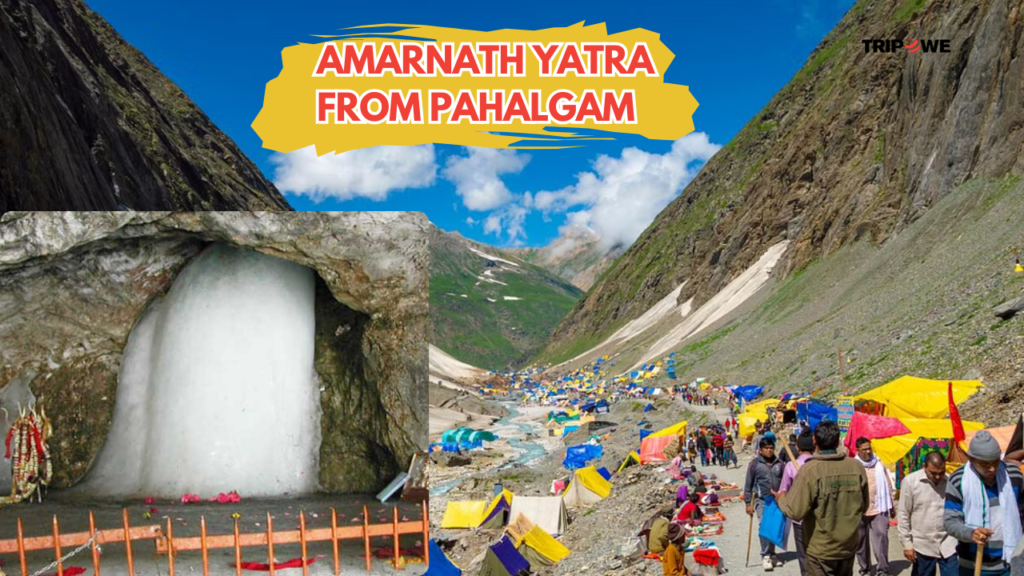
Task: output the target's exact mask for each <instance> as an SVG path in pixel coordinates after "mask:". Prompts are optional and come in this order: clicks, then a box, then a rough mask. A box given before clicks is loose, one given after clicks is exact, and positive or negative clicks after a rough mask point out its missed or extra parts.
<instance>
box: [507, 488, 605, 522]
mask: <svg viewBox="0 0 1024 576" xmlns="http://www.w3.org/2000/svg"><path fill="white" fill-rule="evenodd" d="M602 480H603V478H602ZM520 515H522V516H523V517H525V518H527V519H528V520H529V521H530V522H532V523H534V524H536V525H537V526H540V527H541V529H543V530H544V531H545V532H547V533H548V534H551V535H552V536H557V535H559V534H564V533H565V528H566V525H567V524H568V523H569V521H568V518H569V514H568V513H567V512H566V510H565V501H564V500H562V498H561V497H560V496H516V497H515V498H513V499H512V510H511V511H510V512H509V518H512V520H513V523H514V522H515V519H516V518H517V517H518V516H520ZM509 527H511V524H510V525H509Z"/></svg>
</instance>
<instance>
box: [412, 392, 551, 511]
mask: <svg viewBox="0 0 1024 576" xmlns="http://www.w3.org/2000/svg"><path fill="white" fill-rule="evenodd" d="M502 406H504V407H505V409H506V410H508V415H507V416H505V417H503V418H501V419H500V420H498V421H497V422H495V423H494V427H493V428H492V429H491V430H492V431H493V432H494V433H495V434H497V435H498V437H499V438H505V439H507V440H508V445H509V446H510V447H511V448H512V449H514V450H516V451H517V452H519V454H517V455H516V457H515V458H513V459H512V460H509V461H508V462H505V463H504V464H501V465H499V466H494V467H491V468H489V469H487V470H481V472H488V473H490V472H495V471H498V470H504V469H505V468H511V467H512V466H516V465H519V464H522V465H526V464H529V463H530V462H533V461H534V460H537V459H538V458H540V457H542V456H544V455H545V454H547V451H546V450H544V447H543V446H541V445H540V444H538V443H536V442H530V441H528V440H525V438H526V437H527V436H528V435H529V434H534V435H540V434H544V433H545V429H544V427H543V426H541V425H540V423H539V422H538V421H536V420H531V421H528V422H515V421H514V419H515V418H518V417H519V416H520V413H519V410H517V409H516V405H515V404H512V403H503V404H502ZM465 479H466V477H465V476H460V477H458V478H454V479H452V480H450V481H448V482H445V483H444V484H440V485H438V486H435V487H433V488H431V489H430V495H431V496H443V495H445V494H447V493H448V492H450V491H452V489H454V488H455V487H456V486H458V485H459V484H461V483H462V482H463V481H464V480H465Z"/></svg>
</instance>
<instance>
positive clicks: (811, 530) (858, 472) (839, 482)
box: [778, 420, 868, 576]
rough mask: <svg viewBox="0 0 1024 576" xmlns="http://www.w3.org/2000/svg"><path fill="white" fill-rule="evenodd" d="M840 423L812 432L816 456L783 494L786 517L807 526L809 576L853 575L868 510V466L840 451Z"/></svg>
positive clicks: (822, 425)
mask: <svg viewBox="0 0 1024 576" xmlns="http://www.w3.org/2000/svg"><path fill="white" fill-rule="evenodd" d="M839 436H840V431H839V425H838V424H836V423H835V422H832V421H831V420H825V421H823V422H821V423H820V424H818V428H817V429H816V430H815V431H814V445H815V448H816V450H817V452H818V453H817V455H816V456H814V457H812V458H811V459H809V460H808V461H807V462H806V463H805V464H804V465H803V466H801V467H800V471H799V472H798V473H797V475H796V478H794V479H793V483H792V484H791V485H790V487H789V490H788V491H787V492H786V494H779V497H778V504H779V508H780V509H781V510H782V513H783V514H785V515H786V516H788V517H789V518H791V519H792V520H799V521H801V522H803V527H802V531H803V536H804V549H805V552H806V557H805V561H804V562H805V568H806V570H807V573H808V574H810V575H811V576H826V575H827V576H852V575H853V562H854V556H855V555H856V553H857V548H858V546H859V544H860V540H859V538H858V537H857V536H858V528H859V526H860V522H861V518H862V517H863V516H864V512H866V511H867V507H868V479H867V474H866V473H865V472H864V466H863V465H861V464H860V463H859V462H857V461H856V460H854V459H852V458H847V457H846V455H845V454H843V453H841V452H839V451H838V448H839Z"/></svg>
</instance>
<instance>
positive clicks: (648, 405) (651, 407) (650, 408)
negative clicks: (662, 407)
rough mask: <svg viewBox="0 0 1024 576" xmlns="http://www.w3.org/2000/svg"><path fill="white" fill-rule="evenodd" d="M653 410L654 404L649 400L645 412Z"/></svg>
mask: <svg viewBox="0 0 1024 576" xmlns="http://www.w3.org/2000/svg"><path fill="white" fill-rule="evenodd" d="M651 410H654V404H651V403H650V402H648V403H647V406H644V412H650V411H651Z"/></svg>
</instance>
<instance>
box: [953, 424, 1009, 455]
mask: <svg viewBox="0 0 1024 576" xmlns="http://www.w3.org/2000/svg"><path fill="white" fill-rule="evenodd" d="M1016 427H1017V426H1016V425H1012V426H1000V427H998V428H986V429H985V430H986V431H987V432H988V433H989V434H991V435H992V437H993V438H995V439H996V442H998V443H999V449H1000V450H1002V451H1003V452H1006V447H1007V446H1009V445H1010V439H1011V438H1013V430H1014V429H1015V428H1016ZM977 433H978V431H977V430H968V431H967V438H966V439H965V440H964V448H969V447H970V446H971V440H973V439H974V435H975V434H977Z"/></svg>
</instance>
